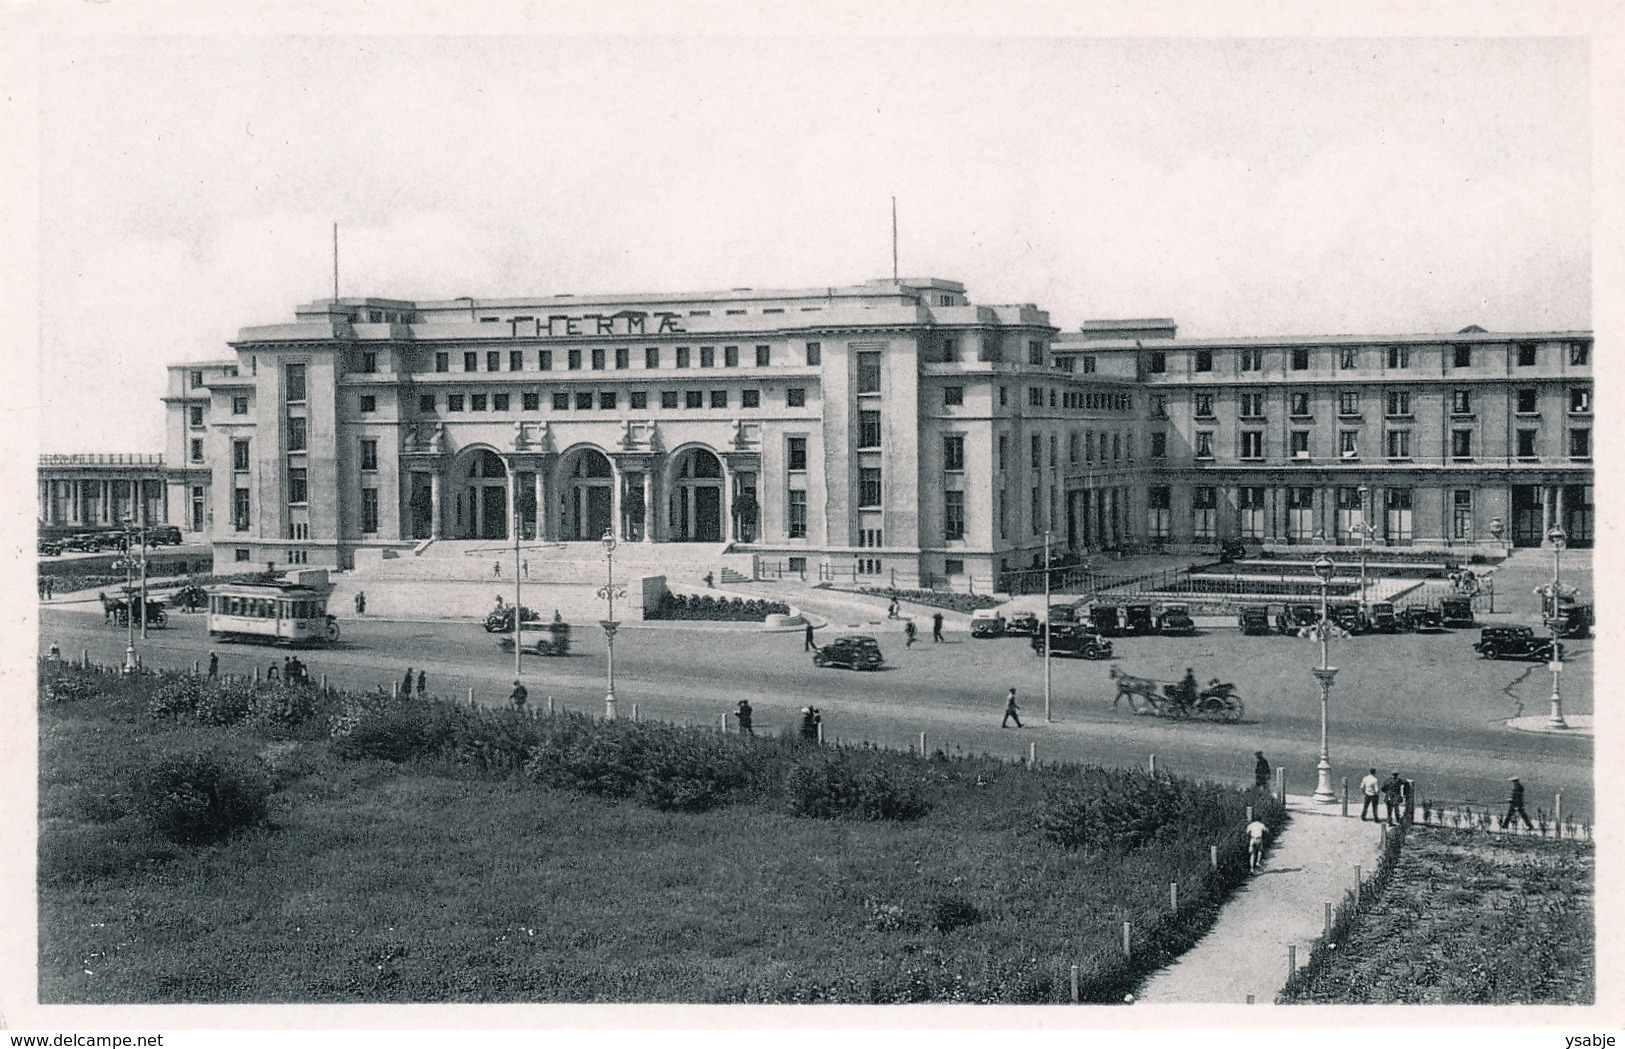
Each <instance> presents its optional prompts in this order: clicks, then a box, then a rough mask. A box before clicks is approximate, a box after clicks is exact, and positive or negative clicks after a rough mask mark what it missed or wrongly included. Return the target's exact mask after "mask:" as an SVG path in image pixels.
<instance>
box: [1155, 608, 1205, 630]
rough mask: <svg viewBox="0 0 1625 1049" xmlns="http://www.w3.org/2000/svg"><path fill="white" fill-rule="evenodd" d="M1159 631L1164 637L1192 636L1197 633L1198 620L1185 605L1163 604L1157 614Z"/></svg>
mask: <svg viewBox="0 0 1625 1049" xmlns="http://www.w3.org/2000/svg"><path fill="white" fill-rule="evenodd" d="M1157 633H1159V634H1161V635H1162V636H1163V637H1190V636H1191V635H1192V634H1194V633H1196V621H1195V620H1194V619H1192V618H1191V610H1190V609H1189V608H1188V607H1186V606H1185V605H1163V606H1162V611H1161V612H1160V613H1159V614H1158V615H1157Z"/></svg>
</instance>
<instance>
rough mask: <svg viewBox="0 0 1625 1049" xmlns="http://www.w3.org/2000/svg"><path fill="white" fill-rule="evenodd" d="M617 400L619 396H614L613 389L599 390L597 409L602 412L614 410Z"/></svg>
mask: <svg viewBox="0 0 1625 1049" xmlns="http://www.w3.org/2000/svg"><path fill="white" fill-rule="evenodd" d="M619 400H620V398H619V397H617V396H616V393H615V391H614V390H599V391H598V410H599V411H604V412H609V411H614V410H615V405H616V403H617V402H618V401H619Z"/></svg>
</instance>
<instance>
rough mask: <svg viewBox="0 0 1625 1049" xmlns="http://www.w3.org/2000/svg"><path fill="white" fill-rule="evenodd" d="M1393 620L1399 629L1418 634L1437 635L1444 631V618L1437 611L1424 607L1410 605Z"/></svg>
mask: <svg viewBox="0 0 1625 1049" xmlns="http://www.w3.org/2000/svg"><path fill="white" fill-rule="evenodd" d="M1394 619H1395V622H1396V623H1398V625H1399V629H1401V630H1410V631H1414V632H1416V633H1418V634H1437V633H1438V632H1439V631H1441V630H1443V629H1444V617H1443V616H1442V615H1440V614H1439V610H1438V609H1437V608H1431V607H1428V606H1426V605H1411V606H1409V607H1407V608H1404V609H1402V610H1401V611H1400V612H1399V614H1398V615H1397V616H1395V617H1394Z"/></svg>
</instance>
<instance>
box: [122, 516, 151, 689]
mask: <svg viewBox="0 0 1625 1049" xmlns="http://www.w3.org/2000/svg"><path fill="white" fill-rule="evenodd" d="M125 534H126V535H128V534H129V533H128V532H126V533H125ZM131 568H132V565H131V563H130V543H129V540H127V539H126V540H125V543H124V625H125V627H126V630H127V637H126V641H125V645H124V672H125V673H126V674H133V673H135V608H134V607H133V606H134V605H135V602H136V600H137V599H138V598H139V597H140V595H139V594H137V593H136V589H135V581H134V579H133V578H132V577H131V574H130V573H131ZM141 618H142V620H143V621H145V620H146V618H147V608H146V602H145V601H144V600H143V601H142V606H141Z"/></svg>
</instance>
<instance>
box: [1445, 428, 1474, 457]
mask: <svg viewBox="0 0 1625 1049" xmlns="http://www.w3.org/2000/svg"><path fill="white" fill-rule="evenodd" d="M1472 457H1473V431H1471V430H1451V431H1450V458H1452V459H1471V458H1472Z"/></svg>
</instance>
